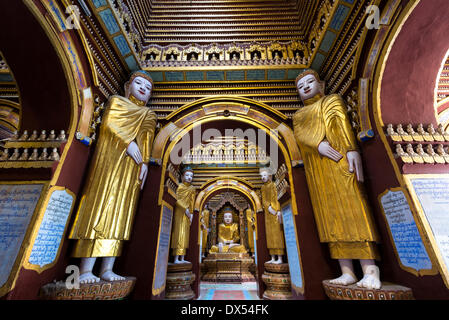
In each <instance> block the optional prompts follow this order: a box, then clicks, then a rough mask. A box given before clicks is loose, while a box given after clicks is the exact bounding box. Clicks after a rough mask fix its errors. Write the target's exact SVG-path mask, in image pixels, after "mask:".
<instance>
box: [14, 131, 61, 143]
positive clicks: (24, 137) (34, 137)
mask: <svg viewBox="0 0 449 320" xmlns="http://www.w3.org/2000/svg"><path fill="white" fill-rule="evenodd" d="M8 140H9V141H65V140H66V134H65V131H64V130H61V131H60V132H59V134H58V135H56V132H55V130H50V133H49V134H48V135H47V131H46V130H42V131H41V133H40V134H39V133H38V131H37V130H33V132H32V133H31V135H30V134H29V133H28V130H24V131H23V133H22V134H21V135H19V133H18V132H17V131H16V132H14V135H13V136H12V137H11V138H9V139H8Z"/></svg>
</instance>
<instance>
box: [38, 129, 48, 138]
mask: <svg viewBox="0 0 449 320" xmlns="http://www.w3.org/2000/svg"><path fill="white" fill-rule="evenodd" d="M45 140H47V132H46V131H45V130H42V132H41V135H40V136H39V138H37V141H45Z"/></svg>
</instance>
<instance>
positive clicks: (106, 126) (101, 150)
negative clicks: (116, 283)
mask: <svg viewBox="0 0 449 320" xmlns="http://www.w3.org/2000/svg"><path fill="white" fill-rule="evenodd" d="M156 119H157V118H156V114H155V113H154V112H152V111H151V110H150V109H149V108H147V107H141V106H138V105H136V104H134V103H133V102H131V101H130V100H129V99H127V98H124V97H120V96H113V97H111V98H110V99H109V101H108V105H107V107H106V110H105V113H104V116H103V123H102V124H101V127H100V134H99V137H98V141H97V146H96V147H95V152H94V154H93V158H92V162H91V165H90V168H89V173H88V176H87V179H86V185H85V186H84V191H83V193H82V196H81V202H80V205H79V208H78V212H77V214H76V218H75V222H74V224H73V227H72V229H71V232H70V235H69V238H70V239H76V240H78V241H77V242H76V245H75V248H74V251H73V256H74V257H79V258H89V257H115V256H120V253H121V250H122V245H123V240H128V239H129V237H130V232H131V227H132V222H133V218H134V213H135V210H136V205H137V201H138V197H139V193H140V187H141V184H142V181H140V179H139V173H140V166H139V165H137V164H136V163H135V162H134V160H133V159H132V158H131V157H130V156H128V155H127V153H126V149H127V148H128V145H129V144H130V143H131V142H132V141H135V142H136V143H137V145H138V147H139V149H140V151H141V153H142V158H143V161H144V162H145V163H148V161H149V160H150V151H151V150H150V148H151V145H152V140H153V137H154V131H155V128H156Z"/></svg>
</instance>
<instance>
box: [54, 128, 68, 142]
mask: <svg viewBox="0 0 449 320" xmlns="http://www.w3.org/2000/svg"><path fill="white" fill-rule="evenodd" d="M65 138H66V136H65V130H61V132H60V133H59V135H58V137H57V138H56V140H58V141H64V140H65Z"/></svg>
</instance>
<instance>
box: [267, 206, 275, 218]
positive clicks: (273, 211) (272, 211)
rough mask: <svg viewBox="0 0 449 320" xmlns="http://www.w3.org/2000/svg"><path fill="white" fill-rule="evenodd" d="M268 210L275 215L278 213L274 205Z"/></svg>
mask: <svg viewBox="0 0 449 320" xmlns="http://www.w3.org/2000/svg"><path fill="white" fill-rule="evenodd" d="M268 212H269V213H271V214H272V215H273V216H275V215H277V212H276V210H274V209H273V207H272V206H269V207H268Z"/></svg>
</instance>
